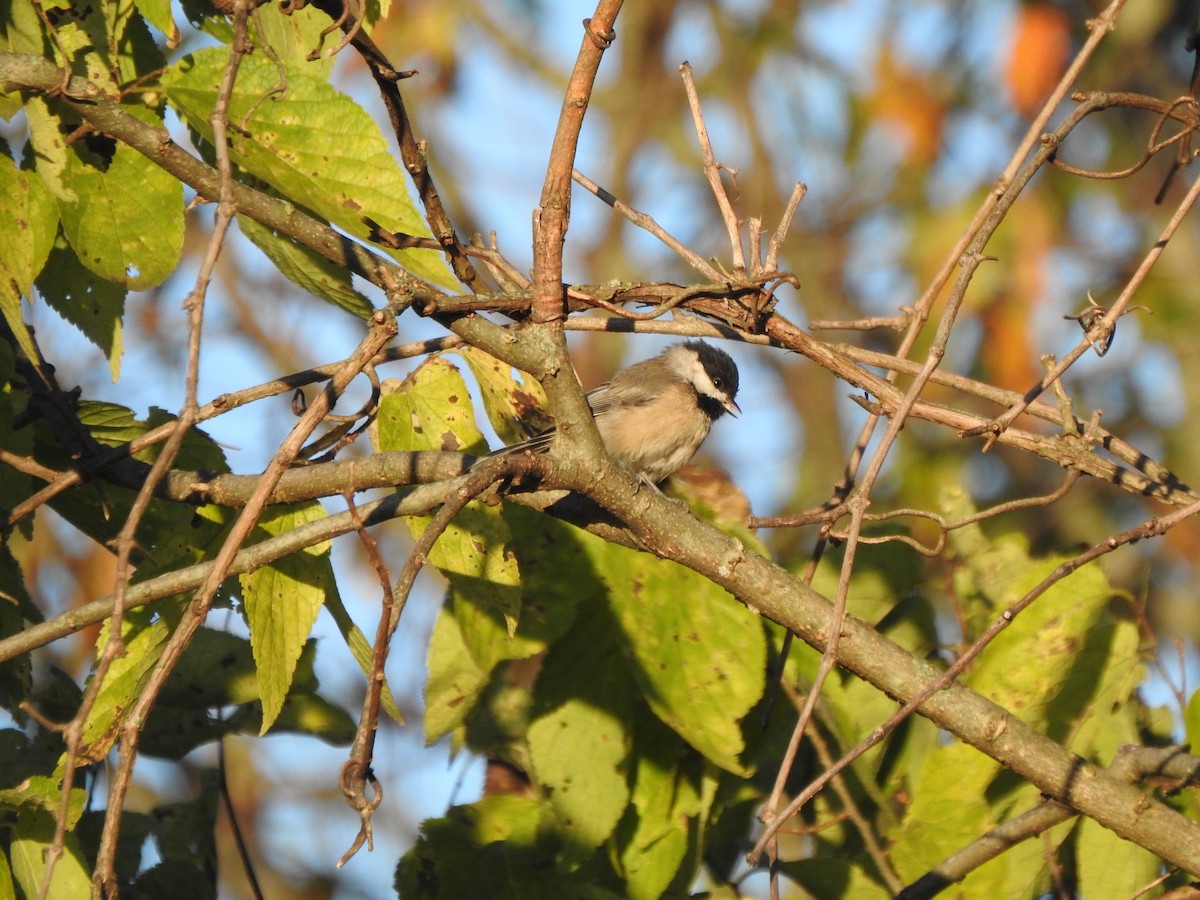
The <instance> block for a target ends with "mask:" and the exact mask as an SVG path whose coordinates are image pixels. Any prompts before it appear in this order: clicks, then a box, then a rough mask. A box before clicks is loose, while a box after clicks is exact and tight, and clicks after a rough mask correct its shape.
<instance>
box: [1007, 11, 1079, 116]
mask: <svg viewBox="0 0 1200 900" xmlns="http://www.w3.org/2000/svg"><path fill="white" fill-rule="evenodd" d="M1070 52H1071V23H1070V20H1069V19H1068V18H1067V14H1066V13H1065V12H1063V11H1062V10H1061V9H1059V8H1058V7H1056V6H1052V5H1051V4H1049V3H1027V4H1025V5H1023V6H1022V7H1021V8H1020V9H1019V10H1018V11H1017V20H1016V22H1015V23H1014V25H1013V40H1012V46H1011V47H1010V48H1009V53H1008V63H1007V65H1006V66H1005V73H1004V80H1005V83H1006V84H1007V85H1008V90H1009V93H1010V94H1011V95H1012V102H1013V106H1014V107H1015V108H1016V110H1017V112H1019V113H1021V115H1025V116H1027V115H1031V114H1033V112H1034V111H1036V110H1037V108H1038V107H1039V106H1040V105H1041V104H1042V102H1043V101H1045V99H1046V97H1047V95H1049V93H1050V91H1051V90H1052V89H1053V88H1054V85H1055V84H1056V83H1057V82H1058V79H1059V78H1060V77H1062V73H1063V71H1065V69H1066V67H1067V58H1068V56H1069V54H1070Z"/></svg>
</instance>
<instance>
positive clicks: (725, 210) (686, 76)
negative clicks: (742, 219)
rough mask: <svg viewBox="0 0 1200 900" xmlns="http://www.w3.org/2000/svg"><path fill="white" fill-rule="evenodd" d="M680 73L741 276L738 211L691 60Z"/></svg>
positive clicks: (743, 265) (743, 258)
mask: <svg viewBox="0 0 1200 900" xmlns="http://www.w3.org/2000/svg"><path fill="white" fill-rule="evenodd" d="M679 74H680V75H681V76H682V77H683V87H684V90H686V91H687V98H688V106H689V107H690V109H691V111H692V124H693V125H694V126H695V129H696V140H697V141H699V143H700V159H701V162H702V164H703V166H704V177H705V178H707V179H708V186H709V187H710V188H711V189H712V192H713V197H714V198H715V199H716V201H717V208H718V209H720V211H721V220H722V221H723V222H724V223H725V231H726V232H727V233H728V235H729V249H730V252H731V253H732V255H733V256H732V258H733V272H734V275H736V276H738V277H739V278H740V277H743V276H744V275H745V274H746V256H745V252H744V251H743V249H742V232H741V228H740V227H739V226H738V218H737V213H735V212H734V211H733V204H732V203H730V201H729V194H728V193H727V192H726V191H725V185H724V183H723V182H722V181H721V169H720V166H718V165H717V160H716V157H715V156H714V155H713V149H712V142H711V141H710V140H709V139H708V126H707V125H705V124H704V112H703V110H701V108H700V95H699V94H698V93H697V92H696V79H695V77H694V76H693V75H692V66H691V64H690V63H687V62H685V63H683V64H681V65H680V66H679Z"/></svg>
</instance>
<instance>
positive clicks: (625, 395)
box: [587, 366, 659, 416]
mask: <svg viewBox="0 0 1200 900" xmlns="http://www.w3.org/2000/svg"><path fill="white" fill-rule="evenodd" d="M636 369H637V366H630V367H629V368H628V369H624V370H622V371H620V372H618V373H617V377H615V378H614V379H613V380H612V381H608V382H605V383H604V384H602V385H600V386H599V387H597V388H593V389H592V390H590V391H588V392H587V402H588V406H590V407H591V408H592V415H593V416H601V415H603V414H604V413H606V412H608V411H609V410H610V409H613V408H614V407H630V406H641V405H642V404H645V403H650V402H652V401H653V400H654V399H655V398H656V397H657V396H658V394H659V391H656V390H655V389H654V388H652V387H650V386H649V385H648V384H647V382H646V380H645V379H642V378H639V377H636V375H637V374H638V373H637V372H635V370H636ZM630 373H634V377H631V375H630Z"/></svg>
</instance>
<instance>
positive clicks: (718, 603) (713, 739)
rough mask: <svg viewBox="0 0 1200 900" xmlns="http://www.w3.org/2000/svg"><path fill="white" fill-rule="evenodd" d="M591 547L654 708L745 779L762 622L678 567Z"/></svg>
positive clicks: (761, 657) (761, 665) (761, 662)
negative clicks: (746, 733)
mask: <svg viewBox="0 0 1200 900" xmlns="http://www.w3.org/2000/svg"><path fill="white" fill-rule="evenodd" d="M585 546H587V547H588V548H589V554H590V556H591V559H592V561H593V564H594V565H595V567H596V569H597V571H598V572H599V573H600V576H601V577H602V578H603V579H604V582H605V584H606V585H607V586H608V602H609V605H610V607H611V609H612V611H613V613H614V614H615V615H616V617H617V621H618V622H619V623H620V626H621V630H622V631H623V632H624V634H625V638H626V640H627V641H628V642H629V646H630V648H631V649H632V655H633V660H632V663H633V665H632V671H633V674H634V677H635V679H636V680H637V681H638V683H639V684H640V685H641V688H642V691H643V693H644V694H645V696H646V699H647V701H648V702H649V704H650V708H651V709H653V710H654V713H655V715H657V716H658V717H659V718H660V719H662V721H663V722H664V723H666V724H667V725H669V726H670V727H671V728H673V729H674V730H675V731H676V732H678V733H679V735H680V736H681V737H683V738H684V739H685V740H686V741H687V742H688V743H689V744H691V745H692V746H693V747H695V748H696V749H697V750H699V751H700V752H701V753H703V754H704V756H706V757H707V758H708V759H709V760H711V761H712V762H713V763H715V764H716V765H718V766H720V767H721V768H723V769H725V770H726V771H729V772H733V773H735V774H746V767H745V766H744V765H742V763H741V762H740V761H739V760H738V756H739V754H740V753H741V752H742V749H743V747H744V744H743V740H742V733H741V729H740V728H739V725H738V722H739V720H740V719H741V718H742V717H743V716H744V715H745V714H746V713H747V712H749V710H750V708H751V707H752V706H754V704H755V703H757V702H758V699H759V698H760V697H761V696H762V692H763V687H764V685H765V682H766V656H767V648H766V637H765V635H764V634H763V629H762V623H761V622H760V621H759V620H758V617H757V616H755V615H754V614H753V613H751V612H750V611H749V610H747V609H746V608H745V607H744V606H742V605H741V604H740V603H738V602H737V601H736V600H734V599H733V597H731V596H730V595H729V594H728V593H727V592H726V591H724V590H723V589H721V588H719V587H717V586H716V585H714V584H713V583H712V582H711V581H709V580H708V579H707V578H704V577H703V576H701V575H698V574H697V573H695V572H692V571H691V570H690V569H685V568H684V567H683V566H680V565H678V564H676V563H673V562H669V561H667V560H660V559H656V558H654V557H652V556H650V555H648V554H645V553H638V552H636V551H632V550H627V549H626V548H623V547H617V546H614V545H611V544H606V543H603V542H592V541H589V542H587V543H586V545H585Z"/></svg>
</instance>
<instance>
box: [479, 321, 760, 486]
mask: <svg viewBox="0 0 1200 900" xmlns="http://www.w3.org/2000/svg"><path fill="white" fill-rule="evenodd" d="M737 390H738V370H737V365H736V364H735V363H734V361H733V360H732V359H730V357H729V354H727V353H725V351H723V350H718V349H717V348H716V347H712V346H710V345H708V344H706V343H704V342H703V341H687V342H686V343H683V344H672V345H671V346H670V347H668V348H667V349H666V350H664V351H663V352H662V353H660V354H659V355H658V356H656V357H654V358H653V359H647V360H643V361H642V362H639V363H634V364H633V365H632V366H629V367H628V368H626V369H622V370H621V371H619V372H618V373H617V374H616V375H614V376H613V378H612V380H611V381H608V382H606V383H605V384H602V385H600V386H599V387H598V388H595V389H594V390H591V391H589V392H588V394H587V401H588V405H589V406H590V407H591V408H592V415H593V416H595V418H596V427H597V428H598V429H599V430H600V438H601V440H603V441H604V447H605V449H607V450H608V453H609V455H610V456H612V457H613V458H614V459H616V460H617V461H618V462H620V463H623V464H624V465H626V466H628V467H629V468H630V469H632V470H633V471H634V472H635V473H637V474H638V475H640V476H641V477H642V478H644V479H645V480H646V481H649V482H651V483H652V484H658V483H659V482H661V481H663V480H664V479H666V478H668V477H669V476H671V475H673V474H674V473H675V472H676V471H678V470H679V468H680V467H681V466H682V465H684V463H686V462H687V461H688V460H690V459H691V458H692V456H693V455H694V454H695V452H696V450H697V449H699V447H700V444H701V443H703V441H704V439H705V438H706V437H708V431H709V429H710V428H711V427H712V423H713V422H714V421H715V420H716V419H718V418H720V417H721V415H722V413H725V412H729V413H730V414H731V415H735V416H736V415H737V414H738V413H739V412H741V408H740V407H739V406H738V405H737V403H735V402H734V397H736V396H737ZM553 436H554V429H553V428H550V429H548V430H547V431H544V432H542V433H541V434H539V435H537V436H536V437H533V438H530V439H529V440H527V441H522V442H521V443H519V444H513V445H511V446H509V447H504V448H502V449H500V450H497V451H495V452H494V453H492V454H490V455H491V456H502V455H509V454H513V453H522V452H524V451H526V450H530V451H533V452H535V453H543V452H545V451H546V450H547V449H548V448H549V446H550V439H551V438H552V437H553Z"/></svg>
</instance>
